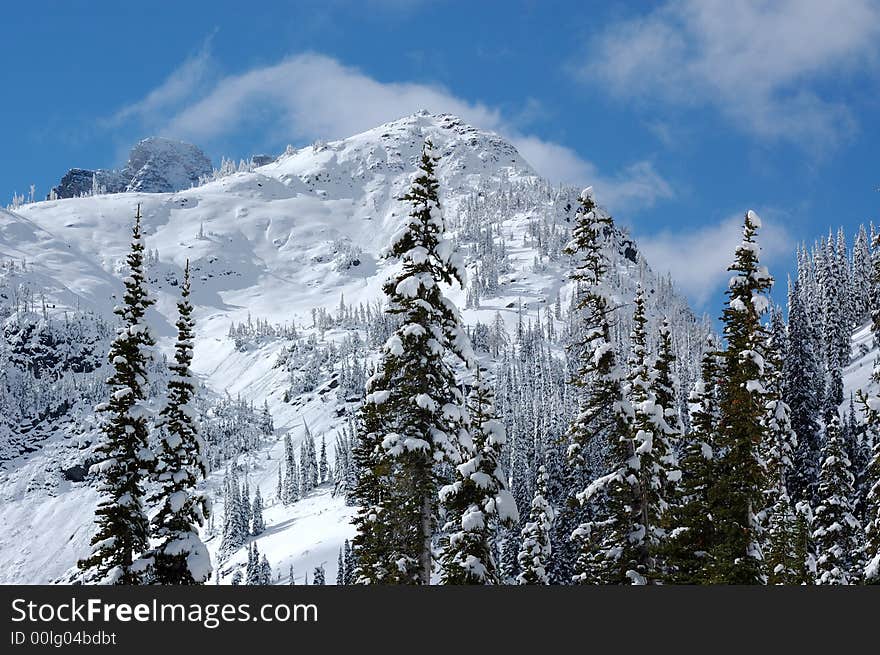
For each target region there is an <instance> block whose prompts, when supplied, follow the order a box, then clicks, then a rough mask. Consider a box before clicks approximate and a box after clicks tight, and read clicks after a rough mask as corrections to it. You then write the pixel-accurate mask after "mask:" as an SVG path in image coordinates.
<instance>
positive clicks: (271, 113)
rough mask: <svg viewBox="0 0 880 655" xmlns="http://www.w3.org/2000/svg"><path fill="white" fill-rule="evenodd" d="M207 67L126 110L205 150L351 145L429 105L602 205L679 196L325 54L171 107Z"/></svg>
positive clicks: (647, 173)
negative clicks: (231, 140) (499, 140)
mask: <svg viewBox="0 0 880 655" xmlns="http://www.w3.org/2000/svg"><path fill="white" fill-rule="evenodd" d="M198 68H199V67H198V66H197V65H195V64H194V63H189V62H187V63H185V64H184V66H183V67H181V69H180V70H178V71H175V72H174V73H173V74H172V75H171V76H170V77H169V78H168V80H167V81H166V82H165V83H163V84H162V85H161V86H159V87H158V88H157V89H155V90H154V91H152V92H150V93H149V94H148V95H147V96H146V98H144V100H142V101H140V102H137V103H134V104H133V105H131V106H130V108H127V109H126V110H123V111H124V112H126V113H127V115H128V116H135V115H136V116H137V117H138V118H139V119H141V120H143V121H144V122H148V123H150V124H162V125H164V127H163V128H162V130H161V131H162V133H163V134H165V135H167V136H172V137H176V138H182V139H188V140H192V141H194V142H197V143H205V142H210V141H211V140H213V139H216V138H218V137H223V136H226V135H229V134H233V133H236V132H239V131H246V130H248V129H253V130H257V131H259V130H262V131H264V132H268V133H271V134H273V135H276V136H277V137H278V138H285V139H291V140H296V139H307V140H311V139H318V138H320V139H325V140H329V139H335V138H342V137H346V136H350V135H352V134H356V133H358V132H361V131H364V130H367V129H369V128H372V127H375V126H376V125H381V124H382V123H385V122H388V121H390V120H394V119H396V118H399V117H401V116H405V115H407V114H410V113H413V112H416V111H418V110H420V109H423V108H424V109H428V110H430V111H434V112H437V113H440V112H445V113H451V114H456V115H458V116H460V117H461V118H462V119H464V120H465V121H467V122H469V123H471V124H473V125H475V126H477V127H480V128H483V129H489V130H494V131H496V132H498V133H500V134H502V135H503V136H505V137H506V138H508V139H509V140H510V141H511V142H512V143H513V144H514V145H515V146H516V147H517V148H519V149H520V151H521V153H522V155H523V156H524V157H525V159H526V160H527V161H529V162H530V163H531V164H532V166H534V167H535V169H536V170H537V171H538V172H540V173H541V174H542V175H544V176H545V177H547V178H548V179H550V180H553V181H557V182H566V183H571V184H592V185H593V186H594V187H595V188H596V190H597V193H598V194H599V199H600V201H601V202H602V204H604V205H606V206H607V207H609V208H610V209H612V210H614V211H616V210H619V209H629V210H631V209H635V208H638V207H645V206H651V205H653V204H654V203H655V202H657V201H658V200H662V199H666V198H670V197H672V195H673V191H672V188H671V187H670V185H669V183H668V182H667V181H666V180H664V179H663V177H662V176H661V175H660V174H659V173H658V172H657V171H656V170H655V169H654V167H653V165H652V164H651V163H650V162H648V161H640V162H636V163H634V164H632V165H630V166H628V167H626V168H624V169H623V170H622V171H619V172H617V173H616V174H613V175H603V174H600V173H599V170H598V168H597V167H596V165H595V164H593V163H592V162H590V161H588V160H585V159H583V158H582V157H580V156H579V155H578V154H577V153H576V152H574V151H573V150H572V149H571V148H568V147H565V146H562V145H560V144H557V143H554V142H551V141H547V140H544V139H541V138H539V137H537V136H534V135H530V134H525V133H523V130H522V129H521V128H520V127H518V125H520V124H521V123H522V114H520V115H515V116H513V117H507V116H504V115H502V113H501V112H500V110H498V109H496V108H492V107H489V106H487V105H485V104H482V103H474V102H468V101H466V100H462V99H460V98H458V97H456V96H455V95H454V94H452V93H451V92H450V91H448V90H447V89H445V88H443V87H441V86H436V85H430V84H419V83H409V82H380V81H378V80H375V79H373V78H371V77H369V76H367V75H365V74H364V73H362V72H360V71H359V70H357V69H355V68H351V67H348V66H344V65H342V64H341V63H339V62H338V61H337V60H335V59H332V58H330V57H326V56H324V55H320V54H314V53H305V54H299V55H296V56H292V57H288V58H286V59H284V60H282V61H281V62H279V63H277V64H273V65H269V66H264V67H260V68H255V69H252V70H249V71H246V72H243V73H239V74H232V75H228V76H225V77H222V78H220V79H219V80H218V81H217V82H216V83H215V84H214V85H213V86H212V87H211V88H210V89H209V90H208V91H207V92H206V93H204V94H202V95H197V96H195V97H193V98H191V99H189V100H188V101H187V102H186V103H185V104H184V105H183V106H181V107H176V106H173V105H172V104H171V103H169V102H166V101H165V99H166V98H168V97H173V98H175V100H176V99H177V95H178V94H177V90H178V89H179V88H181V87H183V86H185V85H184V84H181V83H179V82H180V80H185V79H186V78H187V77H190V76H195V74H196V72H197V71H198ZM132 108H136V110H135V109H132ZM534 110H535V106H534V101H533V100H531V101H527V102H526V103H525V107H524V111H525V112H530V111H534Z"/></svg>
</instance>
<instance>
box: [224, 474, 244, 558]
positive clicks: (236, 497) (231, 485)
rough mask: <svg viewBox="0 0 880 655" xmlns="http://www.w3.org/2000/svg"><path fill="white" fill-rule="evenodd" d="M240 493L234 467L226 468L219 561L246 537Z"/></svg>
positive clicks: (234, 549) (227, 555)
mask: <svg viewBox="0 0 880 655" xmlns="http://www.w3.org/2000/svg"><path fill="white" fill-rule="evenodd" d="M241 502H242V501H241V494H240V491H239V487H238V476H237V475H236V473H235V468H234V467H233V468H232V469H231V470H227V472H226V475H225V477H224V479H223V535H222V538H221V541H220V552H219V556H220V561H223V560H225V559H226V558H227V557H229V555H231V554H232V553H233V552H235V551H236V550H238V548H240V547H241V546H242V545H243V544H244V543H245V540H246V539H247V533H248V528H247V525H246V524H245V523H244V521H243V518H242V517H243V514H242V511H241Z"/></svg>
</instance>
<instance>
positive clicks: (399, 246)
mask: <svg viewBox="0 0 880 655" xmlns="http://www.w3.org/2000/svg"><path fill="white" fill-rule="evenodd" d="M436 160H437V157H436V154H435V152H434V150H433V147H432V145H431V143H430V141H427V142H426V143H425V147H424V149H423V151H422V158H421V164H420V168H419V172H418V173H417V174H416V175H415V177H414V179H413V181H412V184H411V186H410V189H409V191H408V192H407V193H406V195H404V196H403V198H402V200H403V201H405V202H407V203H409V205H410V212H409V215H408V218H407V220H406V224H405V225H404V227H403V228H402V229H401V230H400V231H399V232H397V234H395V235H394V236H393V237H392V240H391V246H390V248H389V249H388V251H387V256H388V257H389V258H392V259H397V260H400V261H402V268H401V270H400V272H399V273H398V274H397V275H395V276H394V277H392V278H391V279H389V280H388V281H387V282H386V283H385V285H384V287H383V289H384V292H385V294H386V296H387V299H388V308H387V311H388V312H389V313H391V314H392V315H395V316H397V317H399V319H400V321H401V325H400V327H399V328H398V329H397V330H396V331H395V332H394V334H393V335H392V336H391V337H390V338H389V339H388V340H387V342H386V343H385V345H384V346H383V348H382V354H381V360H380V362H379V364H378V367H377V370H376V373H375V374H374V375H373V376H372V377H371V378H370V380H369V381H368V383H367V396H366V399H365V401H364V406H365V407H368V406H369V407H370V409H368V410H367V412H368V413H369V412H372V413H373V415H372V416H370V418H369V422H370V423H371V426H370V429H371V430H372V434H373V435H374V437H373V438H374V439H376V440H377V445H378V449H374V455H375V457H373V458H371V459H372V461H370V462H369V464H368V465H370V466H371V467H373V468H374V471H373V474H374V475H378V476H379V477H381V478H382V479H383V481H382V484H381V485H380V487H381V491H382V493H381V496H380V498H379V499H378V505H371V506H367V507H365V508H364V509H362V510H361V511H360V512H359V513H358V515H357V517H356V518H355V524H356V526H357V528H358V536H357V537H356V539H355V545H356V555H357V558H358V563H359V565H361V577H362V578H364V579H366V580H369V581H374V582H398V583H411V584H429V583H430V579H431V567H432V554H431V540H432V539H433V536H434V531H435V527H436V520H437V506H438V497H437V489H438V473H439V467H441V466H442V465H443V464H453V465H454V464H458V463H459V461H460V451H461V443H462V439H468V438H469V437H467V435H466V430H465V425H466V422H465V419H466V416H465V408H464V398H463V396H462V393H461V391H460V389H459V388H458V384H457V381H456V378H455V374H454V371H453V369H452V366H451V364H450V362H449V361H447V359H446V358H447V357H449V358H451V359H458V360H461V361H465V362H467V363H470V362H471V361H472V360H473V353H472V352H471V347H470V343H469V340H468V338H467V334H466V332H465V331H464V329H463V327H462V325H461V319H460V317H459V314H458V310H457V309H456V308H455V306H454V305H453V304H452V303H451V302H450V301H449V300H447V299H446V298H445V297H444V295H443V293H442V291H441V289H440V286H439V285H440V284H441V283H445V284H452V283H453V282H455V281H457V282H458V283H459V284H461V286H462V287H464V285H465V279H464V269H463V267H462V265H461V264H460V262H459V260H458V258H457V256H456V255H455V253H454V247H453V244H452V242H451V241H449V240H447V239H446V238H445V237H444V231H445V225H444V221H443V213H442V211H441V208H440V201H439V197H438V188H439V184H438V182H437V178H436V176H435V172H434V169H435V166H436ZM377 518H379V520H381V521H382V523H383V524H384V526H383V527H378V526H377V520H376V519H377ZM375 530H378V532H374V531H375ZM374 537H377V538H375V539H374ZM377 541H378V542H384V544H385V545H384V546H382V551H383V552H380V553H378V555H379V557H380V558H381V559H385V557H386V555H387V554H388V553H390V557H391V559H390V561H389V560H386V561H379V562H377V561H376V559H377V558H376V557H375V555H376V554H375V553H369V552H367V551H368V549H369V548H370V545H371V544H373V543H376V542H377Z"/></svg>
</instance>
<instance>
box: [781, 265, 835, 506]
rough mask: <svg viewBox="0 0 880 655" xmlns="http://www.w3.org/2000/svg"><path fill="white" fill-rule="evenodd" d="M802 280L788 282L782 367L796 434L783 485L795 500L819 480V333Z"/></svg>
mask: <svg viewBox="0 0 880 655" xmlns="http://www.w3.org/2000/svg"><path fill="white" fill-rule="evenodd" d="M801 284H802V283H801V280H800V279H798V280H795V282H794V284H793V285H792V284H791V283H789V294H788V339H787V343H786V354H785V361H784V362H783V369H782V375H783V380H782V387H783V400H784V401H785V403H786V404H787V405H788V407H789V409H790V412H791V426H792V429H793V430H794V432H795V435H797V448H796V450H795V453H794V458H793V465H792V466H791V468H790V469H789V471H788V477H787V479H786V487H787V489H788V492H789V494H790V495H791V497H792V500H793V501H794V502H800V501H802V500H808V501H809V500H812V499H813V496H814V494H815V491H816V485H817V484H818V479H819V468H818V463H819V442H818V434H819V424H818V417H819V410H820V408H821V405H822V397H823V394H824V386H825V376H824V375H823V373H822V367H821V364H820V357H819V344H818V336H817V333H816V330H815V328H814V327H813V323H812V320H811V319H810V313H809V312H808V311H807V309H806V307H805V306H804V301H803V295H804V293H803V288H802V286H801Z"/></svg>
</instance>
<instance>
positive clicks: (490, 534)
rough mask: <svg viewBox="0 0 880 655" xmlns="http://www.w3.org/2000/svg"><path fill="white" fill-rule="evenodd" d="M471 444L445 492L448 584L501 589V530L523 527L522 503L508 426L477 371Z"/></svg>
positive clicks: (470, 400)
mask: <svg viewBox="0 0 880 655" xmlns="http://www.w3.org/2000/svg"><path fill="white" fill-rule="evenodd" d="M468 410H469V411H468V414H469V419H470V430H469V432H470V436H471V443H470V444H467V443H462V462H461V464H459V465H458V466H457V467H456V469H455V470H456V476H455V479H454V481H453V482H452V483H451V484H448V485H446V486H444V487H442V488H441V489H440V501H441V503H442V504H443V506H444V508H445V509H446V517H447V523H446V525H445V526H444V531H446V533H447V538H446V548H445V549H444V552H443V557H442V562H443V572H442V574H441V582H442V584H499V582H500V578H499V574H498V567H497V563H496V561H495V535H496V531H497V530H498V528H503V527H513V525H514V524H517V523H518V522H519V513H518V512H517V508H516V502H515V501H514V500H513V496H512V495H511V494H510V491H508V490H507V485H506V482H505V478H506V476H505V473H504V471H503V470H502V468H501V455H502V450H503V449H504V446H505V444H506V441H507V438H506V435H505V430H504V424H503V423H502V422H501V421H500V419H499V418H498V416H497V413H496V411H495V393H494V391H493V389H492V386H491V385H490V384H489V382H488V380H487V378H486V373H485V372H482V373H481V371H480V370H479V369H477V373H476V376H475V379H474V381H473V385H472V389H471V393H470V396H469V398H468Z"/></svg>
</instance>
